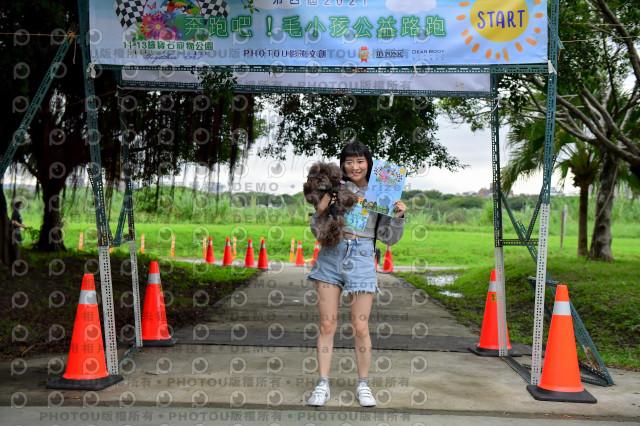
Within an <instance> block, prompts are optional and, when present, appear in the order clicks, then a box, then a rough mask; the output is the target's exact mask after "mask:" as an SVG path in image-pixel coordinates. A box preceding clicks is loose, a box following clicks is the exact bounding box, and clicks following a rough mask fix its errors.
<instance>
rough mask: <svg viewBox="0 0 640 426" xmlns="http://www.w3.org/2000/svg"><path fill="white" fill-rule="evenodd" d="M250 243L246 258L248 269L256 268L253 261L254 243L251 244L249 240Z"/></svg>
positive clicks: (245, 264)
mask: <svg viewBox="0 0 640 426" xmlns="http://www.w3.org/2000/svg"><path fill="white" fill-rule="evenodd" d="M248 243H249V245H248V246H247V255H246V256H245V257H244V266H245V267H246V268H255V267H256V264H255V262H254V259H253V243H252V242H251V238H249V240H248Z"/></svg>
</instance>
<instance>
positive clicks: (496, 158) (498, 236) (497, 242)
mask: <svg viewBox="0 0 640 426" xmlns="http://www.w3.org/2000/svg"><path fill="white" fill-rule="evenodd" d="M491 95H492V101H491V109H492V112H491V153H492V161H491V163H492V170H493V188H492V192H493V238H494V247H495V269H496V272H497V273H498V289H497V292H496V293H497V297H498V345H499V347H500V349H499V350H498V354H499V355H500V356H501V357H506V356H507V355H508V351H507V312H506V301H505V285H504V283H505V277H504V251H503V247H502V204H501V200H500V133H499V132H500V118H499V111H498V108H499V100H498V75H496V74H491Z"/></svg>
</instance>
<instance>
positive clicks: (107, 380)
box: [47, 274, 122, 391]
mask: <svg viewBox="0 0 640 426" xmlns="http://www.w3.org/2000/svg"><path fill="white" fill-rule="evenodd" d="M120 380H122V376H120V375H109V373H108V372H107V367H106V361H105V355H104V344H103V343H102V328H101V327H100V314H99V313H98V298H97V295H96V286H95V283H94V281H93V275H92V274H84V277H83V278H82V289H81V290H80V300H79V302H78V310H77V311H76V321H75V324H74V326H73V335H72V336H71V349H69V358H68V359H67V370H66V371H65V373H64V375H63V376H62V377H59V378H55V379H51V380H47V387H48V388H50V389H74V390H91V391H98V390H100V389H104V388H106V387H108V386H111V385H112V384H114V383H118V382H119V381H120Z"/></svg>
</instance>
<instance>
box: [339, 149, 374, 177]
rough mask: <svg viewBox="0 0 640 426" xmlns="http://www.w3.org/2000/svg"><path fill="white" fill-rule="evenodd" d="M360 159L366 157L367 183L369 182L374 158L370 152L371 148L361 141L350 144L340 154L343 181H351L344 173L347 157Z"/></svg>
mask: <svg viewBox="0 0 640 426" xmlns="http://www.w3.org/2000/svg"><path fill="white" fill-rule="evenodd" d="M352 156H353V157H360V156H364V158H365V159H366V160H367V182H369V177H370V176H371V168H372V167H373V158H372V157H371V151H369V147H367V146H366V145H365V144H363V143H362V142H360V141H353V142H349V143H348V144H347V145H345V147H344V148H342V152H340V170H342V180H345V181H347V180H351V179H349V177H347V173H346V172H345V171H344V163H345V162H346V161H347V157H352Z"/></svg>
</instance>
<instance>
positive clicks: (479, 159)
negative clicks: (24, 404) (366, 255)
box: [220, 118, 576, 195]
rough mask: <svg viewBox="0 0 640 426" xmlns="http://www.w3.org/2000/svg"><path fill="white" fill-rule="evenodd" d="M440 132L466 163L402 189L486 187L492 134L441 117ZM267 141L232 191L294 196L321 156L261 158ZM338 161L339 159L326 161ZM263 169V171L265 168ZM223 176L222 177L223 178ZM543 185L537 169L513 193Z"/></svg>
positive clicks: (442, 140)
mask: <svg viewBox="0 0 640 426" xmlns="http://www.w3.org/2000/svg"><path fill="white" fill-rule="evenodd" d="M438 124H439V130H438V131H437V133H436V137H437V139H438V140H439V141H440V143H442V144H443V145H444V146H446V147H447V149H448V150H449V152H450V154H452V155H454V156H456V157H458V159H459V160H460V162H461V163H463V164H467V165H468V167H467V168H465V169H462V170H459V171H457V172H449V171H447V170H442V169H437V168H429V169H426V170H425V171H424V172H423V173H420V174H419V175H417V176H410V177H407V180H406V183H405V190H412V189H420V190H430V189H436V190H438V191H440V192H442V193H450V194H462V193H465V192H477V191H478V190H479V189H481V188H489V186H490V185H491V180H492V172H491V132H490V131H481V132H480V131H479V132H476V133H473V132H472V131H471V129H470V128H469V126H467V125H462V126H459V127H456V126H453V125H452V124H450V123H448V122H447V121H446V120H445V119H444V118H439V119H438ZM506 135H507V131H506V129H503V130H502V131H501V132H500V141H501V142H500V145H501V155H502V158H501V162H502V165H503V166H504V165H505V164H506V163H507V161H508V153H507V152H505V141H506ZM267 143H268V141H267V139H266V138H262V139H259V140H257V141H256V146H255V147H254V148H253V149H252V151H251V155H250V156H249V158H248V159H247V163H246V169H240V170H241V174H240V175H239V176H236V179H235V183H234V188H233V189H234V191H237V192H248V191H255V190H256V188H258V187H262V188H265V189H266V191H265V192H272V193H288V194H295V193H297V192H300V191H302V185H303V183H304V182H305V181H306V175H307V170H308V168H309V166H310V165H311V164H312V163H313V162H315V161H318V160H321V159H323V158H322V156H321V155H320V154H319V155H316V156H314V157H302V156H295V155H294V154H293V150H292V149H291V148H290V149H289V150H288V154H287V159H286V160H284V161H279V160H277V159H275V158H268V157H267V158H265V157H259V156H258V155H257V154H256V152H257V151H259V150H260V149H261V148H262V147H264V146H265V145H266V144H267ZM324 160H327V161H333V162H335V163H336V164H338V160H337V158H329V159H324ZM265 169H266V170H265ZM227 173H228V169H227V168H221V173H220V176H221V179H220V181H221V183H222V184H225V185H226V184H227V183H228V182H226V176H227ZM223 176H225V179H223V178H222V177H223ZM551 185H552V186H556V187H557V186H558V176H555V175H554V177H553V179H552V182H551ZM541 187H542V174H540V173H538V174H537V175H535V176H533V177H532V178H531V179H529V180H527V181H522V180H520V181H518V182H517V183H516V185H515V186H514V188H513V192H514V194H521V193H522V194H536V195H537V194H539V193H540V189H541ZM564 192H565V193H574V192H576V191H575V188H573V187H572V186H571V184H570V180H568V182H567V184H566V185H565V188H564Z"/></svg>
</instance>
